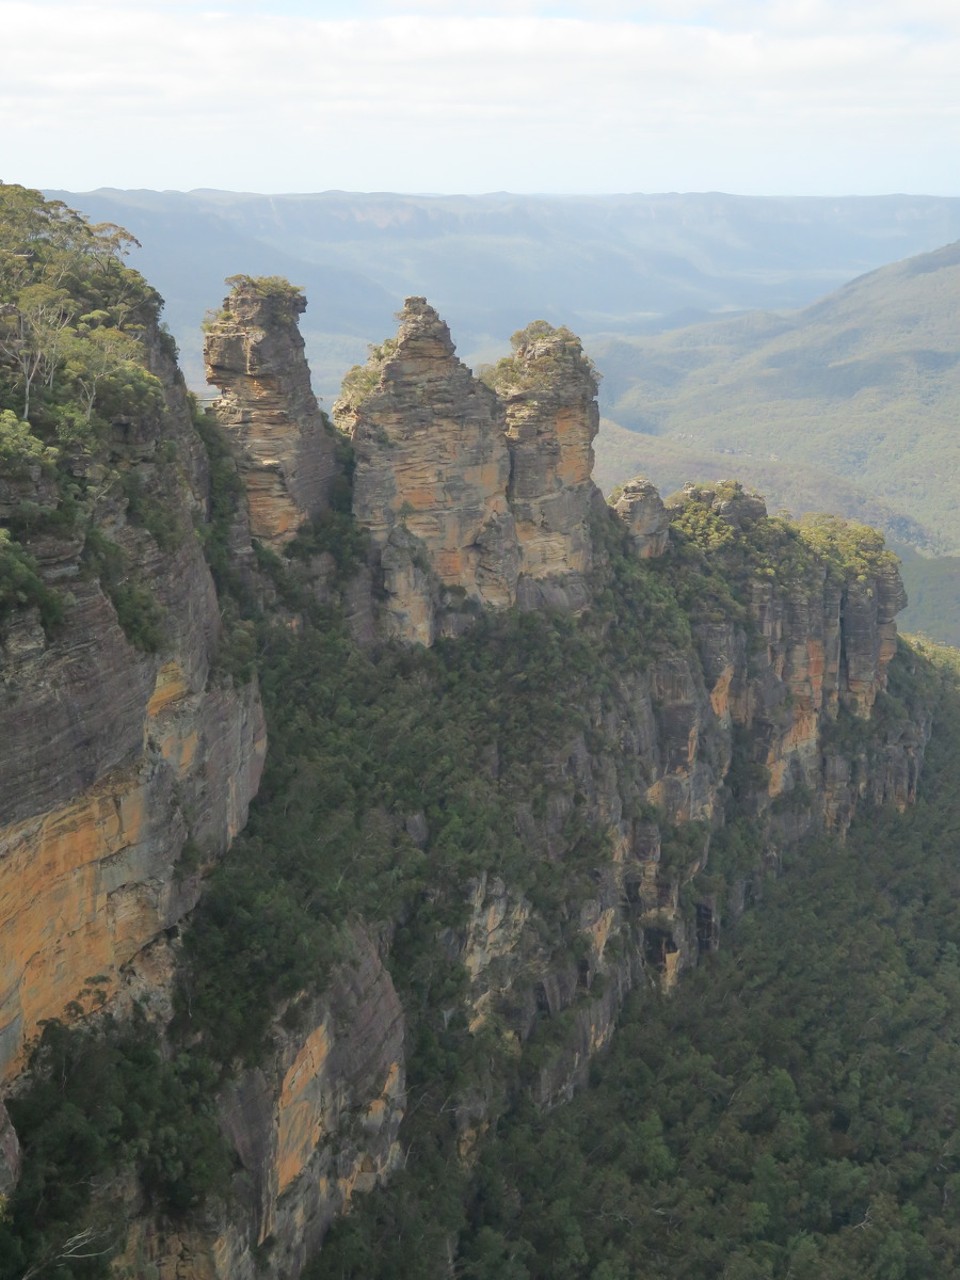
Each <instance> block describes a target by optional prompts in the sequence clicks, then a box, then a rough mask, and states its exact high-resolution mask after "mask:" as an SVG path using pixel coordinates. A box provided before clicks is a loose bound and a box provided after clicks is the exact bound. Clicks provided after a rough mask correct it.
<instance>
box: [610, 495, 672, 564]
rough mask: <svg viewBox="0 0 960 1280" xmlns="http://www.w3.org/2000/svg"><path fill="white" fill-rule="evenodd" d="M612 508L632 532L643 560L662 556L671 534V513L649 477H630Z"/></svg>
mask: <svg viewBox="0 0 960 1280" xmlns="http://www.w3.org/2000/svg"><path fill="white" fill-rule="evenodd" d="M613 509H614V511H615V512H616V513H617V515H618V516H619V517H620V519H621V520H622V521H623V523H624V524H625V525H626V526H627V528H628V529H629V530H630V532H631V534H632V535H633V543H634V546H635V547H636V549H637V555H639V556H640V558H641V560H649V559H653V558H654V557H656V556H662V555H663V553H664V551H666V549H667V541H668V540H669V537H670V516H669V514H668V512H667V509H666V507H665V506H664V505H663V500H662V499H661V497H660V494H659V493H658V492H657V489H656V486H655V485H654V484H653V483H652V481H650V480H648V479H647V478H646V476H634V478H633V479H632V480H628V481H627V483H626V484H625V485H624V486H623V489H622V491H621V493H620V496H619V497H618V498H617V501H616V502H615V503H614V504H613Z"/></svg>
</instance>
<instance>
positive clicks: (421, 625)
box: [333, 298, 599, 645]
mask: <svg viewBox="0 0 960 1280" xmlns="http://www.w3.org/2000/svg"><path fill="white" fill-rule="evenodd" d="M515 342H516V346H515V355H514V356H513V358H512V359H509V360H505V361H502V362H501V364H500V365H499V366H498V367H497V369H496V370H495V371H494V375H493V381H494V388H495V390H494V391H493V392H491V391H490V389H489V388H488V387H487V386H485V385H484V384H483V383H482V382H480V381H479V380H478V379H476V378H475V377H474V376H473V375H472V374H471V372H470V370H469V369H467V368H466V366H465V365H463V364H462V363H461V362H460V360H458V359H457V357H456V355H455V349H454V346H453V343H452V341H451V339H450V333H449V330H448V329H447V326H446V325H445V324H444V323H443V321H442V320H441V319H440V317H439V316H438V315H437V313H436V312H435V311H434V310H433V308H432V307H430V306H428V305H427V303H426V302H425V300H424V299H423V298H408V299H407V301H406V303H405V305H404V309H403V311H402V312H401V316H400V329H399V332H398V334H397V337H396V339H395V340H391V341H389V342H387V343H385V344H384V345H383V346H382V347H380V348H376V349H375V350H374V352H373V354H372V355H371V358H370V361H369V363H368V364H367V366H366V367H365V368H362V369H361V368H357V369H355V370H354V371H353V372H352V373H351V374H349V375H348V377H347V379H346V380H345V382H344V390H343V395H342V397H341V399H340V400H339V401H338V402H337V404H336V405H334V409H333V413H334V420H335V421H336V424H337V426H338V427H339V429H340V430H341V431H343V432H344V434H346V435H348V436H349V437H350V439H351V441H352V442H353V447H354V450H355V454H356V473H355V476H354V499H353V511H354V515H355V517H356V519H357V520H358V521H359V522H360V524H362V525H363V526H364V527H365V528H367V529H369V530H370V533H371V535H372V538H373V543H374V546H375V548H376V550H377V552H378V557H379V566H380V572H381V575H382V580H383V588H384V592H385V596H386V609H385V612H386V618H387V626H388V630H389V632H390V633H391V634H393V635H396V636H399V637H401V638H403V639H406V640H411V641H416V642H418V643H421V644H427V645H429V644H431V643H432V642H433V640H434V639H435V638H436V636H437V635H440V634H444V633H453V634H456V632H457V631H458V630H460V629H462V627H463V625H464V623H465V618H464V616H463V615H464V609H465V607H467V608H469V606H473V607H477V606H486V607H492V608H506V607H508V606H510V605H513V604H519V605H520V606H521V607H525V608H536V607H538V606H539V605H541V604H543V603H549V604H551V605H557V606H560V607H566V608H570V609H574V610H576V609H580V608H582V607H583V606H584V604H585V602H586V598H587V596H586V586H585V575H586V573H587V572H588V570H589V568H590V565H591V563H592V552H591V547H590V538H589V532H588V527H587V526H588V519H589V513H590V509H591V506H592V504H594V503H595V502H596V501H597V499H598V498H599V494H598V491H597V489H596V487H595V485H594V484H593V482H592V480H591V479H590V472H591V470H592V466H593V448H592V443H593V438H594V436H595V435H596V433H597V425H598V422H599V417H598V410H597V406H596V399H595V397H596V376H595V374H594V372H593V369H592V367H591V366H590V365H589V363H588V362H587V361H586V360H585V358H584V356H583V353H582V351H581V348H580V343H579V341H578V340H577V339H576V338H575V337H574V336H573V334H571V333H570V332H569V331H568V330H563V329H557V330H555V329H553V328H552V327H551V326H549V325H545V324H539V325H532V326H530V328H529V330H525V331H523V333H522V334H518V335H516V339H515Z"/></svg>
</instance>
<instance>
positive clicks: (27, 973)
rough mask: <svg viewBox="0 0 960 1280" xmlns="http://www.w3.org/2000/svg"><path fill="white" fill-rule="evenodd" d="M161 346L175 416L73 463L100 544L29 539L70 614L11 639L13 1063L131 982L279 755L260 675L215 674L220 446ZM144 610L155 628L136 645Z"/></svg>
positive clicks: (7, 799)
mask: <svg viewBox="0 0 960 1280" xmlns="http://www.w3.org/2000/svg"><path fill="white" fill-rule="evenodd" d="M147 350H148V355H149V361H150V364H151V366H152V371H153V372H154V373H155V375H156V376H158V377H159V378H160V381H161V383H162V385H163V389H164V394H165V401H166V404H165V408H164V410H163V413H162V417H161V416H157V415H155V414H154V415H148V416H146V417H144V418H143V419H142V420H136V421H134V420H123V421H118V422H117V423H116V424H115V425H114V427H113V430H112V435H111V438H110V439H109V440H108V441H107V442H106V443H105V445H104V447H103V449H102V450H100V451H99V452H98V453H97V455H96V456H95V457H94V458H87V459H85V460H84V461H82V462H81V461H80V460H78V461H77V462H76V464H75V467H74V474H75V476H76V477H77V479H78V481H79V482H80V483H82V485H83V486H84V488H85V489H86V492H87V493H88V494H93V495H95V496H94V497H93V498H92V499H90V500H89V518H90V521H91V529H92V532H90V531H87V532H86V549H85V539H84V532H83V531H80V530H70V531H68V532H65V533H61V532H59V531H56V530H54V531H53V532H44V533H38V534H37V535H35V536H34V537H32V538H28V539H27V540H26V542H25V545H26V546H27V549H28V550H29V551H30V552H31V553H32V554H33V555H34V556H35V557H36V560H37V562H38V566H39V570H40V573H41V575H42V577H43V580H44V581H45V582H46V583H47V584H49V585H50V586H52V587H55V588H56V589H57V590H59V591H60V592H61V594H62V596H63V599H64V601H65V605H66V607H65V617H64V620H63V625H62V626H61V627H59V628H57V629H56V631H51V632H50V634H49V635H48V634H45V632H44V629H43V627H42V626H41V625H40V620H39V617H38V614H37V612H36V610H34V609H22V610H19V611H17V612H16V613H14V614H12V615H11V616H10V617H9V619H8V620H7V622H6V625H5V627H4V629H3V634H2V637H0V655H2V680H3V685H4V694H5V696H4V700H3V706H2V708H0V743H2V746H0V958H2V967H0V1070H2V1071H3V1072H4V1073H6V1074H9V1073H10V1072H11V1071H13V1070H15V1069H16V1068H17V1067H18V1066H19V1065H20V1063H21V1061H22V1050H23V1046H24V1045H25V1043H27V1042H28V1041H29V1040H30V1039H31V1038H32V1037H33V1036H34V1035H35V1033H36V1030H37V1027H38V1024H39V1023H40V1021H42V1020H43V1019H45V1018H58V1017H62V1016H64V1011H65V1009H66V1008H67V1006H68V1005H70V1004H71V1002H73V1001H78V1002H79V1004H80V1006H88V1005H89V1003H90V1001H91V999H92V998H93V995H94V989H98V990H99V991H100V992H102V993H104V994H106V995H107V996H109V995H111V994H112V993H113V992H115V991H116V989H117V987H118V984H119V983H120V982H121V981H122V977H123V975H124V974H125V973H126V972H128V971H129V969H130V967H131V966H132V964H133V963H134V961H135V959H136V957H137V956H138V954H139V953H140V952H141V951H142V950H143V948H145V947H146V946H147V945H148V944H149V943H150V942H151V940H152V939H154V938H155V937H156V936H157V935H158V934H159V933H160V932H162V931H163V930H164V929H166V928H169V927H170V926H171V925H172V924H175V923H176V921H177V920H179V919H180V918H181V917H182V916H183V915H184V913H185V912H186V911H188V910H189V909H190V908H191V907H192V906H193V905H194V903H195V902H196V898H197V895H198V893H199V881H198V879H197V877H196V876H192V877H190V876H185V877H179V876H178V875H177V874H176V872H175V866H176V863H177V861H178V859H179V857H180V853H181V851H182V849H183V846H184V844H185V843H186V841H187V840H188V839H192V840H193V841H194V842H195V844H196V845H197V846H198V848H199V849H200V851H201V853H202V856H203V857H205V858H207V859H212V858H214V857H215V856H216V855H217V854H219V853H221V852H222V851H223V850H224V849H225V847H226V846H227V844H228V843H229V841H230V840H231V839H232V838H233V836H234V835H235V834H236V833H237V831H239V830H240V828H241V827H242V826H243V824H244V823H245V821H246V814H247V807H248V805H249V802H250V799H251V797H252V796H253V795H254V794H255V792H256V789H257V785H258V782H259V777H260V771H261V768H262V764H263V758H264V752H265V746H266V743H265V730H264V724H263V716H262V711H261V708H260V702H259V696H258V693H257V690H256V687H255V685H247V686H246V687H242V688H239V689H234V688H232V687H229V686H227V685H224V686H222V687H221V686H218V685H217V684H216V682H215V681H212V680H211V664H212V662H213V659H214V657H215V654H216V651H217V646H218V643H219V631H220V618H219V608H218V605H217V600H216V594H215V592H214V589H213V583H212V581H211V578H210V574H209V571H208V569H207V567H206V564H205V562H204V559H203V555H202V553H201V550H200V546H199V543H198V541H197V538H196V536H195V534H194V531H193V522H194V519H195V518H202V514H203V511H204V509H205V504H206V470H205V455H204V453H203V450H202V447H201V445H200V442H199V441H198V439H197V438H196V435H195V433H194V431H193V428H192V425H191V421H190V417H189V412H188V410H187V405H186V395H185V391H184V388H183V384H182V379H181V378H180V376H179V373H178V372H177V371H176V368H175V365H174V364H173V361H172V357H171V355H170V354H169V352H167V351H166V349H165V348H164V346H163V345H162V344H161V343H160V342H159V341H158V340H157V335H156V332H155V330H154V331H153V332H151V331H150V329H149V326H148V335H147ZM44 483H45V482H44V480H43V478H42V476H39V475H38V476H37V477H36V494H35V497H36V499H37V500H38V501H39V502H50V499H51V496H52V495H49V494H45V493H44V492H43V491H42V490H43V486H44ZM158 513H160V514H162V521H161V520H160V518H159V515H158ZM150 524H153V525H154V529H155V532H154V533H151V532H150V529H149V527H148V526H149V525H150ZM108 559H109V562H110V564H111V565H112V566H113V567H112V568H111V569H109V570H108V568H107V567H106V565H107V561H108ZM108 577H109V578H111V579H112V586H109V587H108V586H105V585H104V582H105V580H106V579H107V578H108ZM66 592H69V595H66V594H65V593H66ZM118 608H124V609H125V611H126V612H125V617H124V623H125V626H126V628H127V631H126V632H125V630H124V628H123V627H122V626H121V625H120V619H119V615H118ZM145 618H146V619H148V620H150V621H151V622H152V625H153V626H154V628H155V634H154V635H153V636H152V638H151V641H150V643H149V644H145V643H144V641H143V640H142V639H140V640H139V641H138V643H139V647H137V644H135V643H132V642H131V636H132V637H133V639H134V640H137V639H138V636H137V628H138V627H142V625H143V622H144V619H145ZM141 635H142V632H141ZM154 647H155V648H156V651H155V652H147V651H145V649H153V648H154ZM91 980H93V981H91ZM84 989H85V994H81V992H82V991H83V990H84Z"/></svg>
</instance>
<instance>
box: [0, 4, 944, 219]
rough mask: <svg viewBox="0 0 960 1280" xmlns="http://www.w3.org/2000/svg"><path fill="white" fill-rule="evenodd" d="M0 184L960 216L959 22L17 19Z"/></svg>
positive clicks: (98, 13) (489, 9)
mask: <svg viewBox="0 0 960 1280" xmlns="http://www.w3.org/2000/svg"><path fill="white" fill-rule="evenodd" d="M0 48H2V51H3V58H2V75H0V180H2V181H5V182H21V183H24V184H26V185H28V186H32V187H44V188H51V187H56V188H66V189H68V190H72V191H85V190H90V189H93V188H95V187H101V186H112V187H150V188H159V189H166V188H170V189H175V190H189V189H191V188H194V187H219V188H224V189H227V190H235V191H237V190H239V191H258V192H269V193H279V192H312V191H326V190H330V189H335V188H339V189H343V190H349V191H401V192H436V193H474V192H484V191H500V190H507V191H515V192H546V193H571V194H572V193H588V194H595V193H605V192H631V191H643V192H660V191H711V190H712V191H716V190H720V191H728V192H734V193H738V194H748V195H820V196H822V195H874V194H880V193H887V192H907V193H926V194H932V195H960V164H958V159H960V3H958V0H646V2H639V3H629V2H628V0H593V3H591V4H590V5H589V6H588V5H587V4H585V3H583V2H582V0H554V2H550V0H479V2H478V3H476V4H474V5H471V6H464V5H455V4H450V3H443V2H442V0H352V2H350V0H211V3H196V2H191V0H16V2H13V3H10V2H8V0H0Z"/></svg>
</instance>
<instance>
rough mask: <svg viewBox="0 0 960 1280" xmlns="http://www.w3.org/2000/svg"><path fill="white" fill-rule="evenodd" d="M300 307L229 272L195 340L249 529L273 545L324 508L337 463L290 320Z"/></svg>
mask: <svg viewBox="0 0 960 1280" xmlns="http://www.w3.org/2000/svg"><path fill="white" fill-rule="evenodd" d="M306 305H307V304H306V299H305V298H304V297H303V295H302V294H300V293H298V292H297V290H296V289H294V288H293V287H292V286H290V285H288V284H286V282H285V281H282V280H276V279H273V278H269V279H264V280H252V279H250V278H249V277H246V276H241V277H238V278H237V279H236V281H235V282H233V290H232V292H231V293H230V294H229V295H228V297H227V298H226V299H225V300H224V304H223V310H222V311H221V312H220V313H219V315H218V316H217V318H216V319H215V320H214V321H213V322H212V324H211V326H210V327H209V329H208V330H207V335H206V340H205V343H204V360H205V362H206V366H207V381H208V382H211V383H214V384H216V385H217V386H218V387H219V388H220V391H221V397H220V400H219V402H218V405H217V415H218V417H219V419H220V422H221V424H222V425H223V426H224V427H225V428H226V430H227V432H228V434H229V435H230V437H231V440H232V442H233V445H234V449H235V453H236V457H237V461H238V465H239V469H240V475H241V478H242V480H243V483H244V487H245V489H246V494H247V505H248V509H249V517H250V530H251V533H252V534H253V536H254V537H255V538H259V539H260V540H261V541H263V542H265V543H266V544H267V545H269V546H271V547H273V548H275V549H279V548H281V547H282V546H283V545H284V544H285V543H287V542H289V541H290V539H291V538H292V537H293V536H294V535H295V534H296V532H297V530H298V529H299V528H300V526H301V525H302V524H303V523H304V521H305V520H308V519H311V518H313V517H314V516H316V515H318V514H320V512H322V511H323V510H325V509H326V507H327V505H328V500H329V497H330V492H331V490H332V487H333V483H334V480H335V478H336V471H337V465H336V444H335V439H334V436H333V434H332V432H331V431H330V430H329V429H328V428H327V426H326V425H325V423H324V421H323V417H322V415H321V413H320V408H319V405H318V404H317V400H316V397H315V396H314V394H313V391H312V390H311V387H310V372H309V370H308V368H307V362H306V359H305V357H304V354H303V338H302V337H301V336H300V330H299V328H298V317H299V315H300V314H301V312H302V311H303V310H304V309H305V307H306Z"/></svg>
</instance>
